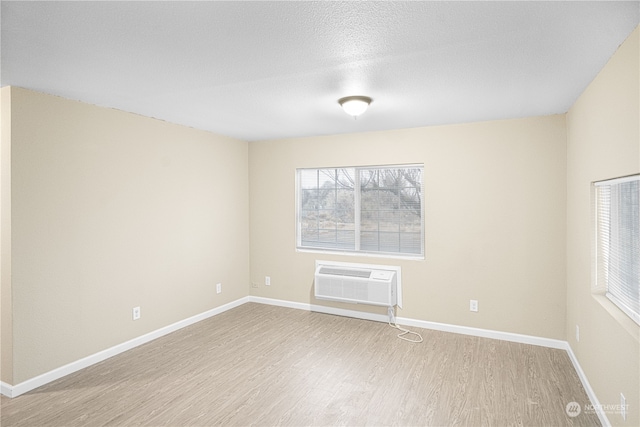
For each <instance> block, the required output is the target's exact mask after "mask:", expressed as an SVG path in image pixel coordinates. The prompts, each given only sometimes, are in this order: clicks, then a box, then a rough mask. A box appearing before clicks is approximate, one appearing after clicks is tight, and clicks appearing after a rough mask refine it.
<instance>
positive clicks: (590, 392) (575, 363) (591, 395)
mask: <svg viewBox="0 0 640 427" xmlns="http://www.w3.org/2000/svg"><path fill="white" fill-rule="evenodd" d="M565 350H566V351H567V354H568V355H569V359H571V363H573V367H574V368H575V370H576V372H577V373H578V377H579V378H580V381H581V382H582V386H583V387H584V391H585V392H586V393H587V396H589V400H590V401H591V404H592V405H593V409H594V410H595V412H596V415H598V418H599V419H600V423H601V424H602V426H603V427H611V423H610V422H609V419H608V418H607V414H605V413H604V411H603V409H602V406H600V401H599V400H598V397H597V396H596V392H595V391H593V389H592V388H591V384H589V380H588V379H587V375H586V374H585V373H584V371H583V370H582V366H580V363H578V358H577V357H576V355H575V354H574V353H573V350H572V349H571V345H569V342H567V346H566V348H565Z"/></svg>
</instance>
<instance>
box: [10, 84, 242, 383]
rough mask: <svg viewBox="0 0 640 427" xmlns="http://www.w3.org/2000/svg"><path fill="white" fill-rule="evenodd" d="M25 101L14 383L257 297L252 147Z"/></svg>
mask: <svg viewBox="0 0 640 427" xmlns="http://www.w3.org/2000/svg"><path fill="white" fill-rule="evenodd" d="M11 95H12V97H11V107H12V110H11V115H12V128H11V132H12V135H11V150H12V153H11V155H12V157H11V162H12V164H11V197H12V200H11V202H12V206H11V208H12V225H11V231H12V265H11V267H12V273H13V282H12V289H11V290H12V293H13V337H14V342H13V353H14V359H13V384H17V383H20V382H23V381H25V380H27V379H30V378H32V377H35V376H37V375H39V374H42V373H44V372H48V371H50V370H52V369H54V368H57V367H60V366H62V365H65V364H67V363H69V362H73V361H76V360H78V359H80V358H82V357H85V356H88V355H91V354H94V353H96V352H98V351H101V350H104V349H106V348H109V347H112V346H114V345H117V344H120V343H122V342H125V341H127V340H129V339H132V338H135V337H139V336H141V335H143V334H145V333H148V332H150V331H154V330H156V329H159V328H161V327H164V326H167V325H169V324H172V323H174V322H177V321H180V320H183V319H185V318H188V317H190V316H193V315H196V314H199V313H202V312H205V311H207V310H209V309H212V308H214V307H217V306H220V305H222V304H225V303H228V302H230V301H234V300H237V299H239V298H242V297H245V296H247V294H248V282H249V275H248V271H249V227H248V212H249V205H248V192H249V190H248V170H247V156H248V145H247V143H246V142H243V141H238V140H234V139H231V138H226V137H222V136H217V135H213V134H211V133H208V132H204V131H198V130H195V129H191V128H186V127H183V126H178V125H173V124H169V123H166V122H162V121H159V120H155V119H151V118H146V117H142V116H138V115H135V114H130V113H125V112H122V111H117V110H112V109H106V108H100V107H96V106H91V105H87V104H83V103H80V102H75V101H70V100H66V99H62V98H58V97H54V96H49V95H44V94H40V93H36V92H32V91H28V90H24V89H20V88H12V91H11ZM217 283H222V293H220V294H217V293H216V284H217ZM136 306H139V307H140V308H141V315H142V316H141V319H139V320H137V321H133V320H132V309H133V307H136Z"/></svg>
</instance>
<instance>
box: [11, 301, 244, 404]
mask: <svg viewBox="0 0 640 427" xmlns="http://www.w3.org/2000/svg"><path fill="white" fill-rule="evenodd" d="M248 300H249V298H248V297H244V298H240V299H238V300H235V301H232V302H230V303H228V304H224V305H221V306H220V307H216V308H213V309H211V310H207V311H205V312H204V313H200V314H196V315H195V316H192V317H189V318H187V319H184V320H180V321H179V322H176V323H173V324H171V325H168V326H165V327H163V328H160V329H157V330H155V331H152V332H149V333H147V334H144V335H142V336H139V337H137V338H134V339H131V340H129V341H126V342H123V343H121V344H118V345H115V346H113V347H111V348H108V349H106V350H102V351H99V352H98V353H95V354H92V355H90V356H87V357H83V358H82V359H79V360H76V361H75V362H71V363H68V364H66V365H64V366H61V367H59V368H56V369H54V370H51V371H49V372H45V373H44V374H41V375H38V376H37V377H34V378H31V379H29V380H27V381H24V382H21V383H19V384H16V385H9V384H6V383H0V393H2V394H3V395H5V396H7V397H17V396H20V395H21V394H24V393H26V392H29V391H31V390H34V389H36V388H38V387H40V386H43V385H45V384H47V383H50V382H51V381H55V380H57V379H59V378H62V377H64V376H65V375H69V374H71V373H73V372H76V371H79V370H80V369H83V368H86V367H88V366H91V365H94V364H96V363H98V362H102V361H103V360H105V359H108V358H110V357H113V356H115V355H117V354H120V353H122V352H125V351H127V350H131V349H132V348H134V347H138V346H139V345H142V344H145V343H148V342H149V341H153V340H155V339H156V338H160V337H162V336H164V335H167V334H170V333H171V332H174V331H177V330H178V329H182V328H184V327H186V326H189V325H193V324H194V323H197V322H200V321H202V320H204V319H207V318H209V317H212V316H215V315H216V314H220V313H222V312H225V311H227V310H231V309H232V308H235V307H238V306H240V305H242V304H244V303H246V302H248Z"/></svg>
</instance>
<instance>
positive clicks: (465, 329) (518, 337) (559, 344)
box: [396, 317, 567, 350]
mask: <svg viewBox="0 0 640 427" xmlns="http://www.w3.org/2000/svg"><path fill="white" fill-rule="evenodd" d="M396 322H397V323H398V324H399V325H404V326H415V327H416V328H423V329H432V330H436V331H442V332H452V333H454V334H462V335H472V336H474V337H482V338H492V339H496V340H502V341H511V342H517V343H521V344H531V345H539V346H542V347H549V348H559V349H563V350H564V349H565V348H566V345H567V342H566V341H562V340H556V339H553V338H543V337H536V336H533V335H522V334H516V333H513V332H502V331H494V330H491V329H481V328H472V327H469V326H459V325H451V324H448V323H438V322H429V321H426V320H416V319H409V318H406V317H398V318H396Z"/></svg>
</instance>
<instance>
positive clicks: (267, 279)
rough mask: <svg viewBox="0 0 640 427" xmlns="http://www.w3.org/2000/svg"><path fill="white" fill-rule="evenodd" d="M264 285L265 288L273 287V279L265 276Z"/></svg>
mask: <svg viewBox="0 0 640 427" xmlns="http://www.w3.org/2000/svg"><path fill="white" fill-rule="evenodd" d="M264 284H265V286H271V277H269V276H264Z"/></svg>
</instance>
